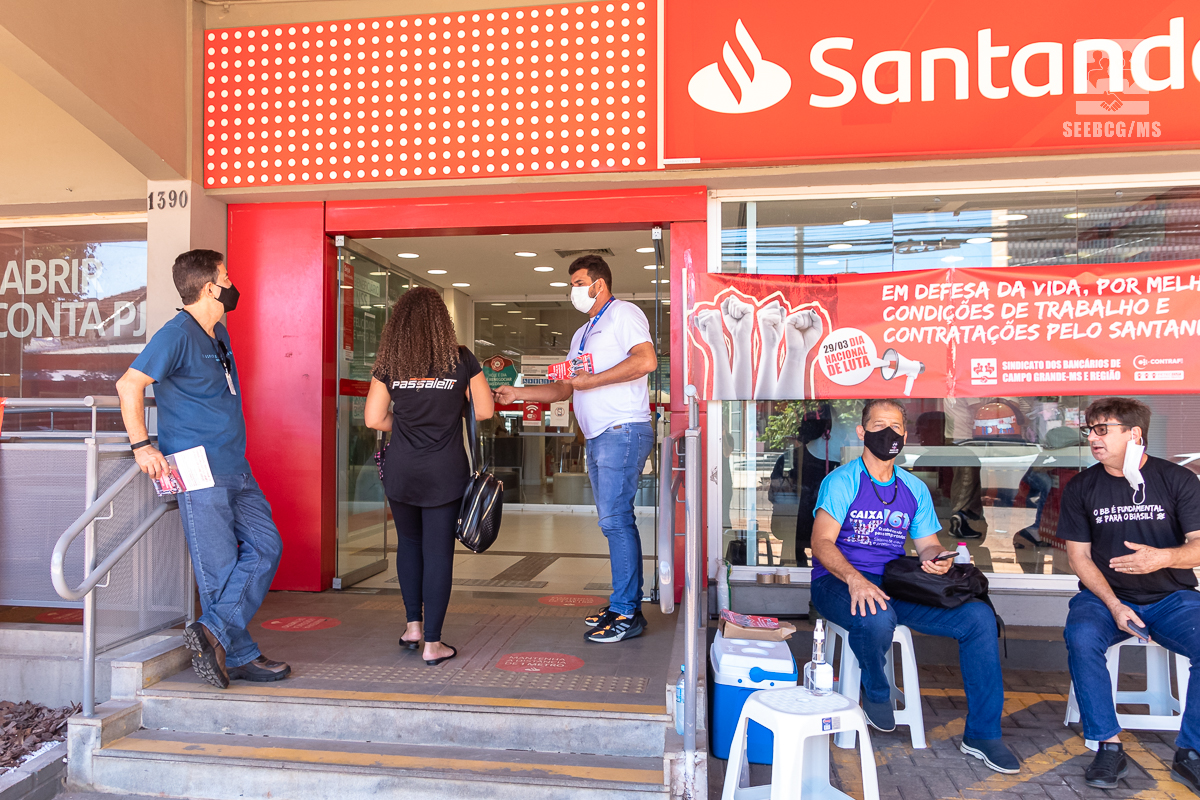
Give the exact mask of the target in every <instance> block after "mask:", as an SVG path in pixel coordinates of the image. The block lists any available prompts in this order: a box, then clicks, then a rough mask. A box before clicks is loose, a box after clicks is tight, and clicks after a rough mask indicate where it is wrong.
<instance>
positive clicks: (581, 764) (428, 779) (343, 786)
mask: <svg viewBox="0 0 1200 800" xmlns="http://www.w3.org/2000/svg"><path fill="white" fill-rule="evenodd" d="M287 710H289V711H291V712H292V713H293V714H297V712H299V711H301V710H300V709H296V708H294V707H293V708H290V709H287ZM296 722H297V723H298V722H300V720H298V719H297V720H296ZM393 722H394V724H396V725H397V726H402V727H407V728H412V729H418V728H420V727H421V724H422V723H421V722H420V721H419V720H416V719H414V718H412V717H408V716H404V715H399V716H397V717H396V719H395V720H393ZM367 732H369V733H370V734H371V735H379V734H382V733H384V731H382V730H379V731H378V733H377V732H376V730H375V729H361V730H360V731H359V735H360V736H361V735H363V733H367ZM91 788H93V789H94V790H95V791H100V792H107V793H114V794H120V793H125V794H134V795H156V796H162V795H168V796H177V797H188V798H195V799H196V800H234V798H237V799H239V800H241V799H243V798H247V799H249V800H268V798H269V799H270V800H345V798H347V797H368V796H401V795H400V793H401V792H403V797H405V798H406V800H408V799H411V800H418V799H421V798H429V799H430V800H433V799H434V798H437V799H438V800H444V799H445V798H454V800H469V799H471V798H496V799H498V800H509V799H510V798H511V799H512V800H552V799H553V800H558V799H559V798H573V799H574V798H579V799H581V800H592V799H593V798H594V800H602V799H603V800H622V798H624V799H625V800H649V798H662V799H663V800H666V799H667V798H668V797H669V791H668V787H667V784H666V779H665V777H664V767H663V759H662V756H661V755H659V756H658V757H643V758H636V757H630V756H610V755H605V756H597V755H578V754H567V753H546V752H531V751H519V750H507V749H497V748H494V747H493V748H479V747H463V746H446V745H414V744H396V743H386V742H385V743H381V742H363V741H357V742H352V741H330V740H321V739H310V738H295V737H274V736H271V737H263V736H249V735H244V734H241V735H232V734H220V733H194V732H192V733H187V732H171V731H155V730H141V731H137V732H135V733H132V734H130V735H127V736H125V737H123V738H120V739H117V740H116V741H113V742H110V743H108V744H106V745H105V746H104V747H103V748H102V749H100V750H98V751H96V752H95V753H94V754H93V756H92V787H91Z"/></svg>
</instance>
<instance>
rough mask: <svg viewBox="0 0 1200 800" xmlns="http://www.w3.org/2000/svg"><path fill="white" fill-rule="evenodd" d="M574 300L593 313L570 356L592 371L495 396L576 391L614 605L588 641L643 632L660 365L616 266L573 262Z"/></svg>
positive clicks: (547, 399) (597, 617) (557, 395)
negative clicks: (644, 488)
mask: <svg viewBox="0 0 1200 800" xmlns="http://www.w3.org/2000/svg"><path fill="white" fill-rule="evenodd" d="M569 271H570V273H571V303H572V305H574V306H575V308H576V309H578V310H579V311H581V312H582V313H584V314H587V315H588V317H589V319H588V321H587V323H585V324H584V326H583V327H581V328H580V329H579V330H577V331H576V332H575V335H574V336H573V337H572V338H571V350H570V352H569V353H568V358H575V357H577V356H579V355H582V354H584V353H590V354H591V356H592V366H593V374H581V375H579V376H577V377H575V378H572V379H570V380H566V381H559V382H557V383H551V384H548V385H545V386H525V387H522V388H520V389H517V388H514V387H512V386H501V387H500V388H499V389H497V390H496V402H498V403H503V404H509V403H515V402H518V401H519V400H522V401H528V400H532V401H535V402H540V403H553V402H557V401H560V400H566V399H568V398H570V397H571V396H572V395H574V406H575V418H576V419H577V420H578V421H579V428H580V430H582V431H583V435H584V437H586V438H587V464H588V477H589V478H590V479H591V481H592V494H593V495H594V496H595V498H596V510H597V511H598V512H599V514H600V530H601V531H603V532H604V535H605V537H606V538H607V539H608V554H609V563H610V566H611V568H612V585H613V591H612V595H611V596H610V597H609V605H607V606H605V607H604V608H602V609H601V610H600V611H598V612H597V613H595V614H592V615H591V616H589V617H588V618H587V620H586V622H587V625H588V626H589V627H590V628H591V629H592V630H591V631H589V632H588V633H587V634H586V635H585V636H584V638H585V639H587V640H588V641H591V642H619V641H622V640H623V639H632V638H633V637H635V636H639V635H641V633H642V631H644V630H645V629H646V620H645V618H644V617H643V616H642V611H641V603H642V543H641V539H640V537H639V536H638V529H637V523H636V521H635V519H634V516H633V498H634V495H635V494H636V493H637V488H638V476H640V475H641V474H642V468H643V467H644V466H645V464H646V458H647V457H648V456H649V455H650V451H651V450H652V449H653V447H654V428H653V426H652V425H651V424H650V392H649V388H648V386H647V380H646V376H647V375H649V374H650V373H651V372H653V371H654V370H655V369H657V368H658V357H657V355H655V352H654V343H653V341H652V340H651V338H650V324H649V322H647V321H646V315H645V314H643V313H642V310H641V309H640V308H638V307H637V306H635V305H634V304H633V303H628V302H626V301H624V300H618V299H616V298H615V297H613V295H612V271H611V270H610V269H609V268H608V264H607V263H605V261H604V259H603V258H601V257H600V256H583V257H581V258H577V259H575V260H574V261H573V262H571V266H570V268H569Z"/></svg>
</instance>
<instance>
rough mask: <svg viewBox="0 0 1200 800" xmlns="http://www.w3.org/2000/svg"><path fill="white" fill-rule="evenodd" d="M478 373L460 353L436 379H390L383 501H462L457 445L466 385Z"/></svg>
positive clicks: (474, 362)
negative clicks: (389, 428) (389, 431)
mask: <svg viewBox="0 0 1200 800" xmlns="http://www.w3.org/2000/svg"><path fill="white" fill-rule="evenodd" d="M482 371H483V368H482V367H480V366H479V360H478V359H476V358H475V355H474V354H473V353H472V352H471V351H470V350H468V349H467V348H465V347H460V348H458V365H457V366H456V367H455V368H454V369H453V370H451V371H450V372H447V373H444V374H442V375H430V376H428V377H425V378H399V379H396V378H391V377H389V378H388V379H387V380H384V381H383V383H384V385H386V386H387V387H388V392H389V393H390V394H391V396H392V402H393V405H392V438H391V441H390V442H389V443H388V449H387V455H386V457H385V460H384V464H383V489H384V492H385V493H386V494H387V496H388V499H390V500H394V501H396V502H399V503H408V504H409V505H414V506H422V507H424V508H430V507H433V506H440V505H445V504H446V503H450V502H453V501H455V500H458V499H459V498H461V497H462V496H463V492H464V491H465V489H466V486H467V478H468V477H469V476H470V463H469V461H468V460H467V452H466V449H465V447H464V444H463V424H462V423H463V411H464V409H465V408H466V404H467V385H468V384H469V383H470V382H471V378H473V377H475V376H476V375H478V374H479V373H480V372H482Z"/></svg>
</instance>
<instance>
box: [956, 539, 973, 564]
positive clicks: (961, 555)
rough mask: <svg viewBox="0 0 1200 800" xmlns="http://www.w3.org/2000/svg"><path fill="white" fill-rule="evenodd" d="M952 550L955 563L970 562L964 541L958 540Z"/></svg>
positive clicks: (969, 554) (969, 555)
mask: <svg viewBox="0 0 1200 800" xmlns="http://www.w3.org/2000/svg"><path fill="white" fill-rule="evenodd" d="M954 552H955V554H956V555H955V556H954V563H955V564H970V563H971V553H970V552H969V551H968V550H967V543H966V542H959V543H958V547H957V548H956V549H955V551H954Z"/></svg>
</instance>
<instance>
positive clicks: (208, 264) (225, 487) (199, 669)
mask: <svg viewBox="0 0 1200 800" xmlns="http://www.w3.org/2000/svg"><path fill="white" fill-rule="evenodd" d="M224 262H225V257H224V256H222V255H221V254H220V253H218V252H215V251H213V250H190V251H188V252H186V253H183V254H182V255H180V256H179V257H178V258H176V259H175V265H174V266H173V267H172V270H171V275H172V277H173V278H174V280H175V288H176V289H177V290H178V291H179V296H180V297H181V298H182V299H183V304H184V307H183V310H182V311H180V312H179V314H177V315H176V316H175V318H174V319H172V320H171V321H170V322H168V323H167V324H166V325H164V326H163V327H162V329H161V330H159V331H158V333H156V334H154V336H153V338H151V339H150V341H149V342H148V343H147V344H146V347H145V349H144V350H142V352H141V354H140V355H138V357H137V358H136V359H134V361H133V365H132V366H131V367H130V368H129V370H128V371H126V373H125V374H124V375H122V376H121V379H120V380H118V381H117V394H118V395H120V397H121V416H122V418H123V419H124V421H125V430H126V431H128V433H129V441H130V443H131V447H132V448H133V453H134V458H135V459H136V460H137V463H138V466H139V467H141V468H142V472H144V473H146V474H147V475H149V476H151V477H152V478H158V477H159V475H161V474H163V473H164V472H166V471H167V469H168V465H167V461H166V458H165V455H171V454H172V453H178V452H180V451H182V450H189V449H191V448H193V447H200V446H203V447H204V452H205V455H206V456H207V457H208V464H209V468H210V469H211V470H212V475H213V481H214V484H215V485H214V486H213V487H211V488H208V489H194V490H192V491H188V492H185V493H184V494H182V495H181V496H180V498H179V515H180V518H181V519H182V521H183V530H184V533H185V535H186V537H187V543H188V550H189V552H190V553H191V556H192V567H193V569H194V570H195V572H196V585H197V587H198V588H199V590H200V605H201V608H202V610H203V612H204V613H203V614H202V615H201V617H200V619H199V621H198V622H195V623H193V624H192V625H189V626H188V627H187V629H186V630H185V631H184V642H185V643H186V644H187V646H188V648H190V649H191V650H192V651H193V656H192V667H193V668H194V669H195V670H196V674H197V675H199V676H200V677H201V678H203V679H204V680H206V681H208V682H209V683H211V684H213V685H214V686H217V687H220V688H222V689H224V688H226V687H228V686H229V681H230V679H235V680H236V679H242V680H248V681H277V680H281V679H283V678H286V677H287V676H288V675H289V674H290V673H291V667H289V666H288V665H287V664H284V663H282V662H279V661H272V660H270V659H268V658H266V657H265V656H264V655H262V653H261V652H260V651H259V649H258V645H257V644H255V643H254V640H253V639H251V638H250V634H249V632H248V631H247V630H246V626H247V625H248V624H249V622H250V620H251V618H253V617H254V614H255V613H256V612H257V611H258V608H259V606H260V605H262V601H263V598H264V597H266V595H267V589H268V588H270V586H271V579H272V578H273V577H274V576H275V570H276V569H277V568H278V567H279V556H280V554H281V553H282V552H283V544H282V542H281V540H280V538H279V531H278V530H277V529H276V527H275V523H274V522H273V521H272V519H271V506H270V505H269V504H268V503H267V499H266V497H264V496H263V493H262V490H261V489H259V488H258V484H257V483H256V482H255V481H254V475H253V474H251V472H250V464H249V462H247V461H246V421H245V419H244V418H243V416H242V399H241V386H240V384H239V383H238V373H237V363H236V362H235V361H234V358H233V352H232V351H231V349H230V343H229V333H228V332H227V331H226V330H225V326H224V325H222V324H221V323H220V319H221V317H222V316H223V315H224V314H225V313H226V312H229V311H233V309H234V308H235V307H236V306H237V301H238V291H237V289H235V288H234V286H233V283H232V282H231V281H230V280H229V272H228V270H226V268H225V263H224ZM152 383H153V384H156V386H155V392H154V399H155V404H156V406H157V408H158V444H159V448H158V449H156V448H155V447H154V446H153V445H152V444H151V443H150V439H149V437H148V435H147V432H146V425H145V422H144V420H145V401H144V397H145V393H146V387H147V386H149V385H150V384H152Z"/></svg>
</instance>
